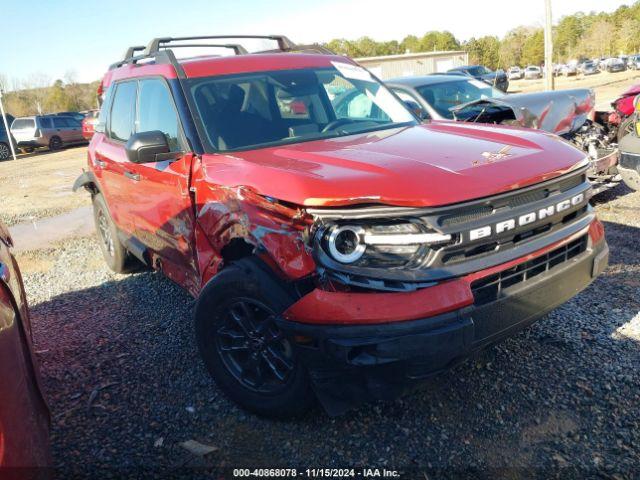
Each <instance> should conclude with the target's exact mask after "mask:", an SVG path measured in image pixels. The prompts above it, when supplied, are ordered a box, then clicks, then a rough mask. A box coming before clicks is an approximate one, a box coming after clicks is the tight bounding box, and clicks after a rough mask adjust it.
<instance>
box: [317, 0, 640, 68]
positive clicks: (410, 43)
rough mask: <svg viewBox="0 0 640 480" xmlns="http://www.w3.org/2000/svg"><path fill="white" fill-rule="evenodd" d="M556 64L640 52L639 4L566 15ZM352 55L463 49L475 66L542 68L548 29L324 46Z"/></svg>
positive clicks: (557, 31)
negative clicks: (459, 37) (481, 35)
mask: <svg viewBox="0 0 640 480" xmlns="http://www.w3.org/2000/svg"><path fill="white" fill-rule="evenodd" d="M553 39H554V62H556V63H566V62H568V61H570V60H573V59H580V58H596V57H609V56H615V55H619V54H622V53H626V54H635V53H640V1H637V2H635V3H634V4H633V5H631V6H627V5H623V6H621V7H619V8H618V9H617V10H615V11H614V12H612V13H604V12H601V13H596V12H591V13H582V12H579V13H576V14H573V15H567V16H564V17H562V18H561V19H560V20H559V22H558V23H557V24H556V25H555V26H554V28H553ZM325 45H326V46H327V47H328V48H330V49H332V50H333V51H335V52H336V53H339V54H342V55H348V56H350V57H355V58H358V57H373V56H380V55H395V54H401V53H419V52H431V51H441V50H464V51H466V52H468V53H469V61H470V62H471V63H473V64H480V65H485V66H487V67H489V68H493V69H496V68H508V67H510V66H513V65H519V66H527V65H541V64H542V63H543V62H544V31H543V29H542V27H539V26H519V27H517V28H514V29H513V30H511V31H509V32H508V33H507V34H506V35H505V36H504V37H503V38H502V39H501V38H498V37H497V36H490V35H489V36H484V37H479V38H476V37H472V38H470V39H469V40H466V41H460V40H458V39H457V38H455V36H454V35H453V34H452V33H451V32H447V31H432V32H427V33H426V34H425V35H423V36H422V37H417V36H415V35H409V36H407V37H405V38H404V39H403V40H402V41H396V40H392V41H388V42H377V41H375V40H373V39H371V38H369V37H362V38H360V39H357V40H346V39H334V40H331V41H330V42H327V43H326V44H325Z"/></svg>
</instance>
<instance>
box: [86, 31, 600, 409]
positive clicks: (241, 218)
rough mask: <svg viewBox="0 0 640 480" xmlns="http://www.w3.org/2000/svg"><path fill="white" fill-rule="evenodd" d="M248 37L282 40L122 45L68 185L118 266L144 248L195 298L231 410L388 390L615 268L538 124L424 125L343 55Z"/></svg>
mask: <svg viewBox="0 0 640 480" xmlns="http://www.w3.org/2000/svg"><path fill="white" fill-rule="evenodd" d="M234 38H236V39H238V38H242V39H249V40H253V39H255V37H234ZM261 38H263V39H266V40H269V41H273V42H275V43H276V44H277V48H275V49H274V50H271V51H266V52H265V51H261V52H259V53H248V52H247V50H246V49H245V48H244V47H243V46H241V45H238V44H211V43H208V44H207V45H205V46H207V47H212V46H214V45H215V46H216V47H220V48H229V49H232V50H233V51H234V52H235V55H232V56H198V57H191V58H186V59H184V58H183V59H181V60H178V59H177V58H176V55H175V52H178V51H179V50H178V47H183V46H191V47H192V46H193V45H194V44H193V42H194V41H205V42H212V41H215V40H219V39H222V37H197V38H180V39H175V38H161V39H155V40H153V41H152V42H151V43H150V44H149V46H148V47H146V49H144V51H143V52H142V53H140V54H137V55H136V53H137V52H138V51H139V50H141V48H140V47H133V48H131V49H130V50H129V51H128V52H127V55H126V58H125V59H124V60H123V61H121V62H119V63H117V64H114V65H113V66H112V67H111V69H110V70H109V72H108V73H107V74H106V75H105V77H104V79H103V82H102V88H103V89H104V90H103V91H104V102H103V105H102V109H101V112H100V117H99V123H98V125H97V126H96V134H95V135H94V137H93V139H92V140H91V144H90V147H89V160H88V163H89V170H88V171H87V172H86V173H84V174H83V175H82V176H81V177H80V178H79V179H78V180H77V182H76V185H75V188H76V189H77V188H79V187H81V186H82V187H85V188H86V189H87V190H89V192H91V195H92V198H93V205H94V209H95V221H96V224H97V227H98V234H99V237H100V240H101V242H100V245H101V248H102V251H103V253H104V256H105V259H106V261H107V263H108V264H109V266H110V267H111V268H112V269H113V270H115V271H116V272H125V271H128V270H129V269H130V268H132V266H133V261H134V260H135V261H138V262H142V263H144V264H146V265H147V266H149V267H151V268H154V269H156V270H159V271H162V272H163V273H164V274H165V275H166V276H168V277H169V278H170V279H172V280H173V281H175V282H177V283H178V284H179V285H181V286H183V287H184V288H185V289H186V290H188V291H189V293H191V295H193V296H194V297H196V298H197V304H196V307H195V330H196V337H197V343H198V346H199V349H200V352H201V355H202V358H203V359H204V363H205V365H206V367H207V368H208V370H209V372H210V373H211V375H212V376H213V378H214V379H215V381H216V383H217V384H218V385H219V386H220V388H222V389H223V390H224V391H225V392H226V393H227V394H228V395H229V396H230V397H231V398H232V399H233V400H235V401H236V402H237V403H239V404H240V405H242V406H243V407H245V408H247V409H250V410H252V411H255V412H258V413H261V414H265V415H272V416H290V415H297V414H300V413H302V412H304V411H305V410H307V409H308V407H309V406H310V405H311V404H312V402H313V400H314V399H315V398H317V399H319V400H320V402H321V403H322V404H323V405H324V407H325V408H326V409H327V410H328V411H329V413H332V414H337V413H340V412H342V411H344V410H345V409H346V408H349V407H351V406H353V405H354V404H356V403H358V402H361V401H364V400H369V399H379V398H389V397H392V396H394V395H397V394H399V393H400V392H401V391H402V390H403V388H404V387H406V386H407V385H408V384H412V383H414V382H416V381H418V380H420V379H422V378H425V377H427V376H429V375H433V374H434V373H436V372H439V371H442V370H443V369H446V368H448V367H450V366H451V365H453V364H455V363H456V362H459V361H460V360H462V359H464V358H465V357H467V356H468V355H469V354H470V353H471V352H473V351H475V350H478V349H480V348H482V347H485V346H487V345H489V344H493V343H495V342H497V341H499V340H501V339H503V338H504V337H506V336H509V335H512V334H513V333H514V332H516V331H518V330H519V329H521V328H523V327H525V326H527V325H529V324H531V323H532V322H533V321H535V320H536V319H537V318H539V317H540V316H542V315H544V314H545V313H546V312H549V311H550V310H552V309H553V308H555V307H557V306H558V305H560V304H561V303H563V302H565V301H567V300H568V299H569V298H571V297H572V296H574V295H575V294H576V293H578V292H579V291H580V290H582V289H583V288H585V287H586V286H587V285H588V284H589V283H590V282H591V281H592V280H593V279H594V278H595V277H596V276H597V275H598V274H599V273H600V272H601V271H602V270H603V269H604V268H605V266H606V265H607V261H608V247H607V244H606V241H605V238H604V231H603V227H602V224H601V223H600V222H599V221H598V220H597V219H596V215H595V213H594V211H593V209H592V207H591V206H590V205H589V203H588V202H589V198H590V186H589V182H588V181H587V178H586V174H585V171H586V169H587V167H588V161H587V160H586V159H585V155H584V153H582V152H580V151H579V150H577V149H576V148H574V147H572V146H571V145H569V144H567V143H566V142H564V141H562V140H561V139H559V138H558V137H556V136H554V135H550V134H545V133H542V132H539V131H532V130H525V129H516V128H508V127H496V126H489V125H477V124H474V125H470V124H459V123H454V122H447V121H433V122H430V123H427V124H420V122H419V121H418V119H417V118H415V117H414V115H413V113H412V112H411V111H410V110H409V109H408V108H407V107H406V106H405V105H404V104H403V103H402V102H401V101H400V100H399V99H398V98H397V97H396V96H395V95H394V94H392V93H391V92H390V91H389V90H388V89H387V88H386V87H385V86H384V85H382V84H381V83H380V82H379V81H378V80H377V79H376V78H375V77H374V76H373V75H372V74H370V73H369V72H368V71H367V70H365V69H363V68H361V67H360V66H358V65H357V64H356V63H355V62H353V61H352V60H350V59H348V58H345V57H341V56H335V55H332V54H330V53H329V52H327V51H324V50H323V49H322V48H321V47H302V46H297V45H295V44H293V43H291V41H289V40H288V39H287V38H286V37H280V36H273V37H261ZM185 42H186V43H185ZM189 42H191V43H189ZM245 45H246V42H245ZM201 46H202V45H201ZM183 51H184V50H183Z"/></svg>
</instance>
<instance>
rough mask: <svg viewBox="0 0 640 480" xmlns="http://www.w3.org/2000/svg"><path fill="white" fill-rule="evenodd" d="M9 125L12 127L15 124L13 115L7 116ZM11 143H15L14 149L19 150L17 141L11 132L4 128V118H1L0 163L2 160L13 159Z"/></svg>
mask: <svg viewBox="0 0 640 480" xmlns="http://www.w3.org/2000/svg"><path fill="white" fill-rule="evenodd" d="M6 118H7V125H9V126H11V123H13V119H14V118H13V115H6ZM10 142H13V146H14V148H17V146H16V141H15V139H14V138H13V136H12V135H11V133H10V132H7V129H6V128H5V126H4V122H3V121H2V118H0V162H1V161H2V160H8V159H9V158H11V146H10Z"/></svg>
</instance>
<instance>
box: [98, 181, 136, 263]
mask: <svg viewBox="0 0 640 480" xmlns="http://www.w3.org/2000/svg"><path fill="white" fill-rule="evenodd" d="M93 218H94V220H95V224H96V232H97V235H98V241H99V243H100V250H101V251H102V256H103V257H104V260H105V262H106V263H107V266H108V267H109V268H110V269H111V270H113V271H114V272H116V273H130V272H132V271H134V270H135V269H136V266H135V260H134V259H133V258H131V255H130V254H129V252H128V251H127V249H126V248H125V247H124V245H123V244H122V242H121V241H120V237H119V236H118V229H117V228H116V226H115V223H113V220H112V219H111V215H110V214H109V209H108V208H107V203H106V202H105V201H104V197H103V196H102V194H101V193H97V194H95V195H94V196H93Z"/></svg>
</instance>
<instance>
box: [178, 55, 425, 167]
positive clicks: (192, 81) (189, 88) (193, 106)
mask: <svg viewBox="0 0 640 480" xmlns="http://www.w3.org/2000/svg"><path fill="white" fill-rule="evenodd" d="M345 63H346V62H345ZM349 65H351V63H349ZM358 67H359V66H358ZM359 68H361V67H359ZM300 70H312V71H320V70H332V68H331V67H329V66H317V67H300V68H290V69H284V70H258V71H253V72H248V73H241V74H235V73H234V74H229V75H208V76H203V77H195V78H187V79H184V80H183V82H184V93H185V96H186V97H187V102H188V104H189V106H190V110H192V118H193V121H194V123H195V125H196V130H197V131H198V134H199V137H200V142H201V144H202V147H203V149H204V151H205V152H206V153H217V154H221V155H225V154H229V153H234V152H247V151H253V150H259V149H264V148H272V147H277V146H286V145H297V144H301V143H307V142H314V141H319V140H320V141H321V140H331V139H335V138H345V137H349V136H355V135H364V134H369V133H373V132H378V131H385V130H391V129H396V128H406V127H411V126H416V125H419V124H420V123H421V121H420V119H418V117H417V116H416V115H415V113H414V112H412V111H411V110H410V109H409V108H408V107H407V106H406V105H405V103H404V102H403V101H402V100H401V99H400V98H399V97H398V96H397V95H396V94H395V92H393V90H391V89H390V88H389V87H387V86H386V84H385V83H383V82H382V81H380V80H379V79H378V78H377V77H376V76H375V75H373V74H371V73H370V72H369V71H368V70H366V69H363V70H366V71H367V73H369V74H370V75H371V79H372V80H373V83H375V84H376V85H378V86H379V88H381V89H383V90H385V91H386V92H388V93H389V94H391V96H392V97H393V98H394V99H395V100H396V101H397V102H398V104H399V105H400V106H401V107H402V108H403V109H404V110H405V111H406V112H407V113H408V114H409V116H410V117H411V118H412V120H410V121H407V122H397V123H389V124H384V125H376V126H373V127H371V128H365V129H362V130H358V131H356V132H352V133H351V132H350V133H346V134H341V133H340V132H339V131H337V130H335V131H333V132H327V134H322V133H319V134H318V135H317V136H313V137H288V138H287V137H285V138H282V139H279V140H275V141H272V142H262V143H257V144H252V145H247V146H242V147H238V148H225V149H220V148H217V147H216V146H215V145H213V144H212V143H211V140H210V138H209V135H208V133H207V125H206V124H205V122H204V121H203V120H202V118H201V116H200V111H199V109H198V102H197V100H196V98H195V97H194V95H193V87H194V85H196V84H197V83H200V82H202V81H206V80H224V79H228V78H233V77H247V76H251V75H252V74H255V75H257V76H259V75H268V74H269V73H276V72H277V73H281V72H295V71H300ZM327 100H328V101H329V104H331V101H330V100H329V99H328V97H327Z"/></svg>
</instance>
